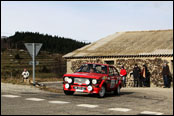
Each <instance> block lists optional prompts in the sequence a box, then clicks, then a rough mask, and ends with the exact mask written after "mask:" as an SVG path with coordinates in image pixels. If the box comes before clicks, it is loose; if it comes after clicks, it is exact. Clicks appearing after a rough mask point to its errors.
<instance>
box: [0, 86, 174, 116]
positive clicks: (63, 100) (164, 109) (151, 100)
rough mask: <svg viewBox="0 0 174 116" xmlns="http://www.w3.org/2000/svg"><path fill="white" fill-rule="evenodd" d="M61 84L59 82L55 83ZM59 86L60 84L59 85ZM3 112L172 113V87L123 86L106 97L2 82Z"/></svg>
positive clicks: (62, 113) (44, 113)
mask: <svg viewBox="0 0 174 116" xmlns="http://www.w3.org/2000/svg"><path fill="white" fill-rule="evenodd" d="M57 86H60V88H61V84H58V85H57ZM58 88H59V87H58ZM1 114H2V115H7V114H8V115H34V114H36V115H148V114H152V115H153V114H155V115H157V114H159V115H160V114H162V115H173V88H122V89H121V95H120V96H114V95H112V94H111V93H110V94H107V95H106V97H105V98H97V97H95V96H92V95H89V94H83V93H75V94H74V95H73V96H65V95H64V94H63V93H52V92H46V91H43V90H39V89H38V88H35V87H31V86H23V85H20V86H19V85H12V84H4V83H1Z"/></svg>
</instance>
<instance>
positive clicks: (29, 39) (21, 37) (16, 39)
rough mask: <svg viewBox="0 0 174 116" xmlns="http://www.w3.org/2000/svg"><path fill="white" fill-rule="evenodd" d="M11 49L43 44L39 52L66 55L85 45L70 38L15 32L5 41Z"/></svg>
mask: <svg viewBox="0 0 174 116" xmlns="http://www.w3.org/2000/svg"><path fill="white" fill-rule="evenodd" d="M5 42H7V43H8V45H9V48H11V49H26V48H25V45H24V43H43V45H42V48H41V50H43V51H48V52H51V53H59V54H66V53H69V52H72V51H73V50H76V49H78V48H81V47H83V46H85V45H87V44H90V43H85V42H81V41H77V40H73V39H71V38H65V37H59V36H51V35H48V34H40V33H38V32H16V33H15V34H14V35H13V36H10V37H8V38H7V40H5Z"/></svg>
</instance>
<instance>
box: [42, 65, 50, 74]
mask: <svg viewBox="0 0 174 116" xmlns="http://www.w3.org/2000/svg"><path fill="white" fill-rule="evenodd" d="M41 72H44V73H49V72H50V70H49V69H48V68H47V67H46V66H43V68H42V70H41Z"/></svg>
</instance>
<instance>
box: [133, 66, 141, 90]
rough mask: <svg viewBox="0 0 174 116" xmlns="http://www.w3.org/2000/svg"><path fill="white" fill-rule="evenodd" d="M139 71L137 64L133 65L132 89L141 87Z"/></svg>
mask: <svg viewBox="0 0 174 116" xmlns="http://www.w3.org/2000/svg"><path fill="white" fill-rule="evenodd" d="M140 73H141V69H140V68H139V67H138V65H137V64H135V66H134V69H133V76H134V87H138V86H141V85H140V79H141V74H140Z"/></svg>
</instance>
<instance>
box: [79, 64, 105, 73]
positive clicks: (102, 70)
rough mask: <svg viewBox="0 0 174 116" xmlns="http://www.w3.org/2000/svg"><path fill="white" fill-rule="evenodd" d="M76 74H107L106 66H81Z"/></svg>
mask: <svg viewBox="0 0 174 116" xmlns="http://www.w3.org/2000/svg"><path fill="white" fill-rule="evenodd" d="M77 72H88V73H101V74H107V66H105V65H99V64H83V65H82V66H81V67H80V69H79V70H78V71H77Z"/></svg>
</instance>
